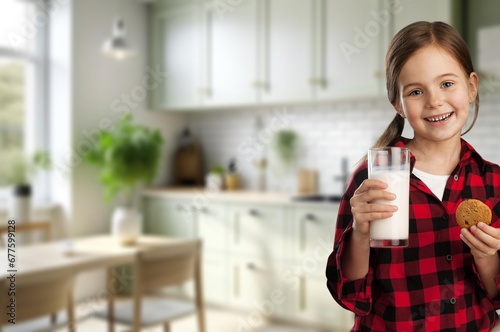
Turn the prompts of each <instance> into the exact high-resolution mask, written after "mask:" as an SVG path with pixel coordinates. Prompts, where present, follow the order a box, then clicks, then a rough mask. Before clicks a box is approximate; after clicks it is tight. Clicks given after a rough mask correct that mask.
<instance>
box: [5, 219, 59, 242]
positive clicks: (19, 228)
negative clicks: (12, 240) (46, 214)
mask: <svg viewBox="0 0 500 332" xmlns="http://www.w3.org/2000/svg"><path fill="white" fill-rule="evenodd" d="M12 231H13V228H12V227H11V226H9V225H2V226H0V248H2V247H5V244H4V243H3V234H8V233H9V232H12ZM14 232H15V234H18V233H35V232H42V233H43V238H42V241H45V242H49V241H51V240H52V223H51V222H50V221H35V222H30V223H24V224H16V225H15V228H14Z"/></svg>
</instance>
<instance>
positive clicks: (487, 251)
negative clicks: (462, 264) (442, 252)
mask: <svg viewBox="0 0 500 332" xmlns="http://www.w3.org/2000/svg"><path fill="white" fill-rule="evenodd" d="M460 238H461V239H462V241H464V242H465V244H467V245H468V246H469V248H470V250H471V253H472V255H473V256H474V260H476V262H477V260H478V259H479V260H480V259H484V258H487V257H491V256H496V255H497V251H498V250H500V229H498V228H495V227H492V226H489V225H487V224H485V223H484V222H480V223H478V224H477V225H474V226H472V227H471V228H470V230H467V229H466V228H462V230H461V231H460Z"/></svg>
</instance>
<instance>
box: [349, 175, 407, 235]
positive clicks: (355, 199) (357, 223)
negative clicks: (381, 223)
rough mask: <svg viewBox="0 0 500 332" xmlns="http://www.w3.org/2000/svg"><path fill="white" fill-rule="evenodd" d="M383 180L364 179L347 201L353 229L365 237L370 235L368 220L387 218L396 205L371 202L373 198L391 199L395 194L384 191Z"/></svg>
mask: <svg viewBox="0 0 500 332" xmlns="http://www.w3.org/2000/svg"><path fill="white" fill-rule="evenodd" d="M386 188H387V184H386V183H385V182H382V181H379V180H373V179H366V180H364V181H363V183H361V185H360V186H359V187H358V189H356V191H355V192H354V195H353V196H352V198H351V200H350V201H349V202H350V204H351V211H352V215H353V219H354V221H353V230H354V231H356V232H358V233H359V234H362V235H364V236H366V237H369V236H370V221H373V220H378V219H385V218H389V217H391V216H392V215H393V213H394V212H395V211H397V210H398V208H397V206H395V205H389V204H376V203H372V202H373V201H375V200H388V201H393V200H395V199H396V195H394V194H393V193H390V192H388V191H386V190H385V189H386Z"/></svg>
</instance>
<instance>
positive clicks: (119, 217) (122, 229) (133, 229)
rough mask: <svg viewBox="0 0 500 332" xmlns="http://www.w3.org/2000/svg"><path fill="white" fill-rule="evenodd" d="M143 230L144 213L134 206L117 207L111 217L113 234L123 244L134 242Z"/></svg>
mask: <svg viewBox="0 0 500 332" xmlns="http://www.w3.org/2000/svg"><path fill="white" fill-rule="evenodd" d="M141 231H142V215H141V214H140V213H139V212H137V211H136V210H134V209H132V208H127V207H117V208H116V209H115V211H114V212H113V217H112V219H111V234H112V235H113V236H115V237H116V238H117V240H118V241H119V242H120V243H121V244H123V245H130V244H134V243H135V242H136V241H137V239H138V238H139V236H140V235H141Z"/></svg>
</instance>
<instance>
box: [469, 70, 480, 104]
mask: <svg viewBox="0 0 500 332" xmlns="http://www.w3.org/2000/svg"><path fill="white" fill-rule="evenodd" d="M478 87H479V77H478V76H477V74H476V72H472V73H470V75H469V102H470V103H473V102H474V101H475V100H476V96H477V93H478V91H477V90H478Z"/></svg>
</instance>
